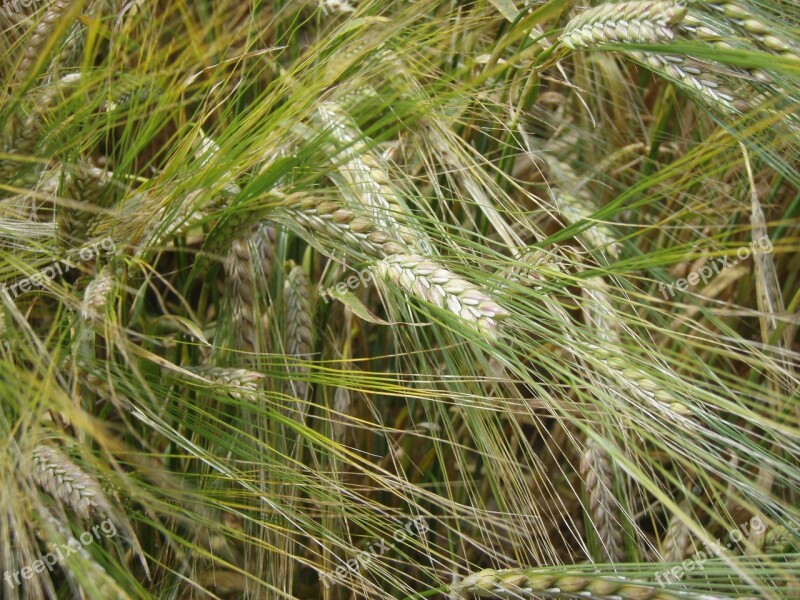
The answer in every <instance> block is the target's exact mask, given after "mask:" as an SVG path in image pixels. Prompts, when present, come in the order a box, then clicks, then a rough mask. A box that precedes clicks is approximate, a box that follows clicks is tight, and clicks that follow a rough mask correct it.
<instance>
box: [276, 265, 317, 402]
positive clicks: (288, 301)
mask: <svg viewBox="0 0 800 600" xmlns="http://www.w3.org/2000/svg"><path fill="white" fill-rule="evenodd" d="M283 307H284V314H285V316H286V317H285V331H286V340H285V342H284V344H285V345H284V348H285V350H286V355H287V356H291V357H294V358H298V359H300V360H301V361H302V360H308V359H309V358H310V356H311V352H312V351H313V337H312V331H313V327H314V324H313V315H312V308H311V307H312V305H311V286H310V284H309V281H308V277H307V276H306V273H305V271H304V270H303V267H300V266H294V267H292V268H291V270H290V271H289V274H288V276H287V277H286V281H285V282H284V287H283ZM289 372H291V373H297V374H298V375H300V377H301V378H302V377H303V376H305V375H307V374H308V372H309V369H308V367H304V366H292V367H290V368H289ZM287 384H288V385H287V387H288V388H289V391H290V393H291V395H292V396H294V397H295V398H297V400H298V409H299V412H300V414H303V415H304V414H305V413H306V412H307V406H306V401H307V400H308V389H309V385H308V383H307V382H305V381H302V380H301V379H297V380H290V381H287Z"/></svg>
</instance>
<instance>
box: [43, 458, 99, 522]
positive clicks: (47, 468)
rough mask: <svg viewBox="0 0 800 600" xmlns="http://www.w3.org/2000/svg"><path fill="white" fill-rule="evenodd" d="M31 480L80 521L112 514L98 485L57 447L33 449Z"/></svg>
mask: <svg viewBox="0 0 800 600" xmlns="http://www.w3.org/2000/svg"><path fill="white" fill-rule="evenodd" d="M33 479H34V481H36V483H37V484H38V485H39V487H41V488H42V489H43V490H44V491H45V492H47V493H48V494H49V495H50V496H51V497H53V498H54V499H57V500H59V501H60V502H61V503H62V504H64V505H65V506H68V507H69V508H70V509H72V511H73V512H74V513H75V514H77V515H78V516H80V517H83V518H84V519H90V518H91V517H92V516H93V515H94V514H95V513H97V514H100V515H102V516H106V517H108V516H110V515H111V514H112V512H113V511H112V508H111V504H110V503H109V501H108V499H107V498H106V496H105V494H104V493H103V491H102V488H101V487H100V484H99V483H98V482H97V481H95V479H94V478H93V477H91V476H90V475H89V474H88V473H86V472H85V471H84V470H83V469H81V468H80V467H79V466H78V465H76V464H75V463H73V462H72V461H71V460H70V459H69V457H67V455H66V454H64V453H63V452H62V451H61V450H59V449H58V448H55V447H53V446H45V445H39V446H36V447H35V448H34V450H33Z"/></svg>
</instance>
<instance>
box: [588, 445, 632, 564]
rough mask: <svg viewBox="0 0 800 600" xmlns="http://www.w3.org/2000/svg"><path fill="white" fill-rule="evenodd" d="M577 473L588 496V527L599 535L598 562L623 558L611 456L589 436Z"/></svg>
mask: <svg viewBox="0 0 800 600" xmlns="http://www.w3.org/2000/svg"><path fill="white" fill-rule="evenodd" d="M580 473H581V478H582V479H583V484H584V486H585V488H586V495H587V497H588V503H589V507H588V509H589V510H588V512H589V521H590V524H591V527H593V529H594V531H595V533H596V534H597V537H599V538H600V545H601V552H602V554H603V558H604V560H603V561H602V562H619V561H622V560H624V558H625V551H624V547H623V544H622V525H621V524H620V522H619V519H618V518H617V517H616V516H615V515H616V513H617V500H616V498H615V497H614V482H613V479H612V477H611V459H610V457H609V455H608V453H607V452H606V451H605V450H604V449H603V448H602V446H600V445H599V444H598V443H597V442H595V441H594V440H593V439H591V438H587V440H586V448H585V449H584V451H583V454H581V461H580Z"/></svg>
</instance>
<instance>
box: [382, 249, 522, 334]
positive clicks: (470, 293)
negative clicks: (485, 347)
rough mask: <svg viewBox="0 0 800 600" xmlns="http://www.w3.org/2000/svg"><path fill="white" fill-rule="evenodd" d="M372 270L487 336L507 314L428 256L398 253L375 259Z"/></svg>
mask: <svg viewBox="0 0 800 600" xmlns="http://www.w3.org/2000/svg"><path fill="white" fill-rule="evenodd" d="M375 269H376V271H377V272H378V274H379V275H380V277H381V278H383V279H384V280H387V281H391V282H392V283H394V284H395V285H397V286H398V287H400V288H401V289H403V290H405V291H406V292H407V293H410V294H412V295H414V296H416V297H418V298H421V299H422V300H425V301H426V302H430V303H431V304H433V305H434V306H438V307H439V308H442V309H445V310H449V311H450V312H452V313H453V314H455V315H458V316H459V317H461V318H462V319H463V320H464V321H465V322H467V323H472V324H474V325H476V326H477V327H478V328H479V329H481V330H482V331H484V332H485V333H488V334H490V335H491V334H493V333H494V331H495V329H496V326H497V321H498V320H500V319H503V318H505V317H507V316H508V314H509V313H508V311H506V310H505V309H504V308H503V307H501V306H500V305H499V304H497V302H495V301H494V300H493V299H492V298H491V297H490V296H489V294H488V293H487V292H485V291H484V290H483V289H481V288H480V287H479V286H477V285H475V284H473V283H470V282H468V281H466V280H465V279H463V278H462V277H460V276H458V275H456V274H455V273H453V272H452V271H449V270H447V269H445V268H443V267H442V266H440V265H438V264H437V263H436V262H434V261H433V260H432V259H430V258H427V257H424V256H418V255H414V254H398V255H395V256H390V257H388V258H386V259H384V260H382V261H379V262H377V263H376V264H375Z"/></svg>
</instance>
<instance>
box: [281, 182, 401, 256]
mask: <svg viewBox="0 0 800 600" xmlns="http://www.w3.org/2000/svg"><path fill="white" fill-rule="evenodd" d="M271 218H273V219H275V220H276V221H278V222H281V223H284V224H286V225H288V226H290V227H292V226H298V227H299V228H300V229H301V231H300V232H299V233H305V234H306V235H301V237H305V238H306V239H307V240H308V241H309V242H310V243H312V245H314V246H316V247H318V248H319V249H320V250H321V251H323V252H325V253H326V254H328V255H329V256H331V257H332V258H334V259H335V260H341V259H340V258H339V257H338V256H337V254H338V253H337V252H334V251H333V250H334V249H333V248H332V247H331V244H330V242H341V243H344V244H345V245H346V246H347V247H348V248H349V249H350V250H351V251H353V252H355V253H356V254H357V255H358V256H359V257H360V258H365V257H373V258H384V257H386V256H391V255H393V254H398V253H400V252H403V251H404V249H405V244H403V243H402V242H400V241H399V240H397V239H396V238H395V237H394V236H392V235H390V234H389V233H387V232H386V231H384V230H383V229H381V228H380V227H379V226H378V225H377V224H376V223H375V222H373V221H372V220H370V219H368V218H367V217H364V216H361V215H359V214H357V213H356V212H355V211H353V210H350V209H348V208H345V207H343V206H342V205H341V204H340V203H338V202H331V201H330V200H324V199H322V198H316V197H311V196H308V195H306V194H303V193H297V194H290V195H288V196H285V197H284V199H283V201H282V202H281V205H280V206H279V207H278V209H277V210H276V211H275V212H274V213H273V214H272V215H271ZM308 234H312V235H311V236H309V235H308ZM320 238H322V241H327V242H328V244H323V243H321V240H320Z"/></svg>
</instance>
